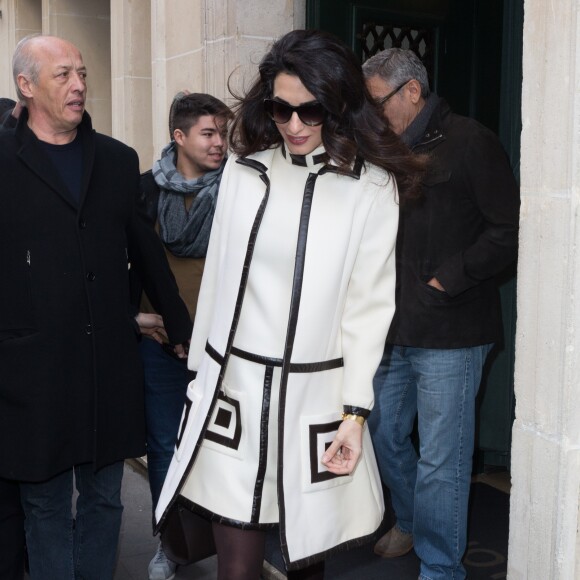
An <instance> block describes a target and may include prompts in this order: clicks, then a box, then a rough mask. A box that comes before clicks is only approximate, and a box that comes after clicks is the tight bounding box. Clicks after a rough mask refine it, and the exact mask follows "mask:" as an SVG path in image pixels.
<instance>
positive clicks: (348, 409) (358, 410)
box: [342, 405, 371, 419]
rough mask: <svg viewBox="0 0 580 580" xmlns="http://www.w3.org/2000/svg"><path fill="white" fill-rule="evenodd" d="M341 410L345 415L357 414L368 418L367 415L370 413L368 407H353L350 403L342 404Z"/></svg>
mask: <svg viewBox="0 0 580 580" xmlns="http://www.w3.org/2000/svg"><path fill="white" fill-rule="evenodd" d="M342 410H343V411H344V412H345V413H346V414H347V415H359V416H360V417H364V418H365V419H368V417H369V415H370V414H371V412H370V411H369V410H368V409H365V408H364V407H353V406H352V405H344V406H343V408H342Z"/></svg>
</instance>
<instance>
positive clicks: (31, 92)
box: [26, 37, 87, 134]
mask: <svg viewBox="0 0 580 580" xmlns="http://www.w3.org/2000/svg"><path fill="white" fill-rule="evenodd" d="M31 50H33V51H34V58H35V59H36V60H37V62H38V71H39V73H38V82H37V83H33V82H30V79H28V80H29V82H27V83H26V89H27V90H28V94H26V96H27V97H29V101H28V107H29V115H30V123H31V126H32V127H33V128H34V127H37V128H40V129H41V130H42V131H43V132H46V133H51V134H60V133H69V132H71V131H73V130H74V129H75V128H76V127H77V126H78V124H79V123H80V122H81V119H82V116H83V113H84V110H85V99H86V93H87V84H86V77H87V70H86V67H85V65H84V63H83V59H82V57H81V54H80V52H79V50H78V49H77V48H76V47H75V46H74V45H72V44H70V43H69V42H66V41H64V40H61V39H59V38H52V37H51V38H46V39H39V42H38V43H35V44H34V45H33V46H32V47H31Z"/></svg>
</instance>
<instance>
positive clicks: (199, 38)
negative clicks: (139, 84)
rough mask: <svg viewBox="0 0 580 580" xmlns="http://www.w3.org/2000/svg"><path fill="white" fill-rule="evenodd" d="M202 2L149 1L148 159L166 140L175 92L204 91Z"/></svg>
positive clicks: (195, 0)
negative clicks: (150, 140) (150, 134)
mask: <svg viewBox="0 0 580 580" xmlns="http://www.w3.org/2000/svg"><path fill="white" fill-rule="evenodd" d="M203 4H204V2H203V0H155V1H153V2H151V61H152V79H153V83H152V112H153V120H152V123H153V150H154V155H153V158H152V159H151V160H150V162H151V163H152V162H153V160H154V159H157V158H158V157H159V155H160V153H161V149H162V147H163V146H164V145H166V144H167V143H168V141H169V130H168V127H167V116H168V112H169V106H170V104H171V101H172V99H173V97H174V96H175V94H176V93H177V92H179V91H181V90H183V89H188V90H189V91H191V92H206V91H205V78H204V77H205V75H204V64H205V63H204V54H203V37H204V26H203V19H204V15H203V10H202V8H203ZM151 163H150V164H149V167H150V166H151Z"/></svg>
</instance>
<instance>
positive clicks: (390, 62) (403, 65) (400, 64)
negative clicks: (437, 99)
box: [363, 48, 431, 99]
mask: <svg viewBox="0 0 580 580" xmlns="http://www.w3.org/2000/svg"><path fill="white" fill-rule="evenodd" d="M363 73H364V75H365V78H366V79H369V78H371V77H374V76H378V77H380V78H381V79H383V80H384V81H385V82H386V83H388V84H389V85H390V86H391V87H393V88H395V87H398V86H400V85H402V84H403V83H405V82H406V81H410V80H411V79H415V80H416V81H417V82H418V83H419V84H420V85H421V96H422V97H423V98H424V99H426V98H427V97H428V96H429V94H430V93H431V91H430V89H429V78H428V76H427V69H426V68H425V65H424V64H423V63H422V62H421V60H420V59H419V57H418V56H417V55H416V54H415V53H414V52H413V51H412V50H405V49H403V48H387V49H386V50H383V51H381V52H379V53H377V54H375V55H374V56H371V58H369V59H368V60H367V61H365V63H364V64H363Z"/></svg>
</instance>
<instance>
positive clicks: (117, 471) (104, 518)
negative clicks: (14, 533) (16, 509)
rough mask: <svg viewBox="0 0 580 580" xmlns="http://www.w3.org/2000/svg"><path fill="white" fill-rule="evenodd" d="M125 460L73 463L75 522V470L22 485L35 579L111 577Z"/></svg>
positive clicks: (106, 579)
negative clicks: (98, 465)
mask: <svg viewBox="0 0 580 580" xmlns="http://www.w3.org/2000/svg"><path fill="white" fill-rule="evenodd" d="M122 479H123V462H122V461H118V462H116V463H112V464H111V465H107V466H106V467H103V468H102V469H99V471H97V472H96V473H95V472H94V471H93V466H92V464H83V465H77V466H75V467H74V480H75V484H76V488H77V491H78V493H79V495H78V499H77V503H76V518H75V522H74V525H73V516H72V495H73V470H72V469H70V470H68V471H65V472H64V473H61V474H60V475H57V476H55V477H53V478H51V479H49V480H47V481H43V482H41V483H21V484H20V496H21V500H22V507H23V509H24V514H25V520H24V528H25V531H26V544H27V546H28V559H29V565H30V578H31V580H75V579H76V580H112V578H113V571H114V568H115V560H116V555H117V544H118V540H119V530H120V528H121V516H122V513H123V505H122V504H121V481H122Z"/></svg>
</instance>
